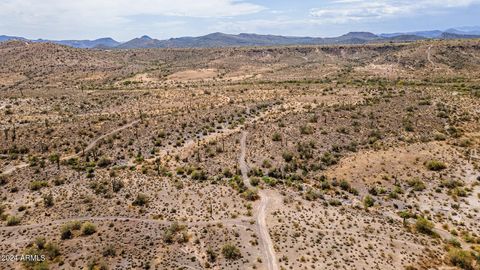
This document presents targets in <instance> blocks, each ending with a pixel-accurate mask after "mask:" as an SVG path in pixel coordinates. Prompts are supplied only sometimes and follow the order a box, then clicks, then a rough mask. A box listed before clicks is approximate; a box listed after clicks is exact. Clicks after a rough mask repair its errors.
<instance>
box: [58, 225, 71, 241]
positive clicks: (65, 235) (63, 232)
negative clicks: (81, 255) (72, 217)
mask: <svg viewBox="0 0 480 270" xmlns="http://www.w3.org/2000/svg"><path fill="white" fill-rule="evenodd" d="M72 237H73V233H72V228H71V227H70V226H68V225H63V226H62V227H61V228H60V238H61V239H62V240H66V239H72Z"/></svg>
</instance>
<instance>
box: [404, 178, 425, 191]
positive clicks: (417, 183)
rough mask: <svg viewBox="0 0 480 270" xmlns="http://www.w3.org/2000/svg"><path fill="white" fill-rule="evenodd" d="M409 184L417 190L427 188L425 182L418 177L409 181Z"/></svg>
mask: <svg viewBox="0 0 480 270" xmlns="http://www.w3.org/2000/svg"><path fill="white" fill-rule="evenodd" d="M407 184H408V185H409V186H410V187H412V188H413V190H415V191H422V190H424V189H425V183H423V181H422V180H420V179H418V178H413V179H410V180H408V181H407Z"/></svg>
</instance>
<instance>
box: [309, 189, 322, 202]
mask: <svg viewBox="0 0 480 270" xmlns="http://www.w3.org/2000/svg"><path fill="white" fill-rule="evenodd" d="M322 197H323V196H322V193H321V192H320V191H318V190H315V189H313V188H309V189H308V190H307V191H306V192H305V199H306V200H308V201H315V200H317V199H320V198H322Z"/></svg>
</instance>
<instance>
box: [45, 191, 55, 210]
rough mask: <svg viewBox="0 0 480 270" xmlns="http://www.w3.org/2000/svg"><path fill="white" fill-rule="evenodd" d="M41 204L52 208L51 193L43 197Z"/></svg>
mask: <svg viewBox="0 0 480 270" xmlns="http://www.w3.org/2000/svg"><path fill="white" fill-rule="evenodd" d="M43 203H44V204H45V207H52V206H53V204H54V199H53V195H52V193H49V194H45V195H43Z"/></svg>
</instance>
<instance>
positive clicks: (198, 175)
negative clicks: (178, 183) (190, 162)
mask: <svg viewBox="0 0 480 270" xmlns="http://www.w3.org/2000/svg"><path fill="white" fill-rule="evenodd" d="M190 176H191V177H192V179H193V180H200V181H203V180H207V174H206V173H205V172H204V171H202V170H194V171H193V172H192V174H191V175H190Z"/></svg>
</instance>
